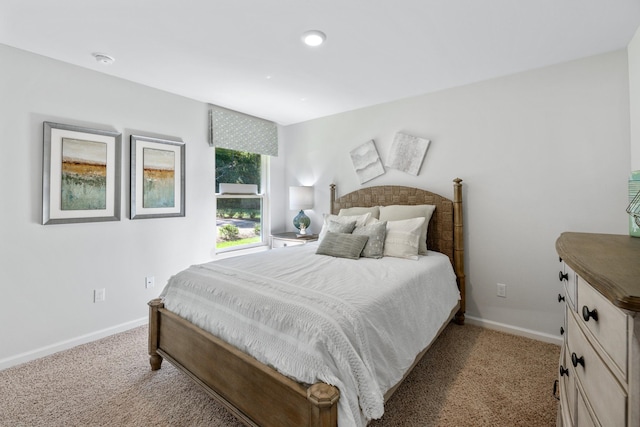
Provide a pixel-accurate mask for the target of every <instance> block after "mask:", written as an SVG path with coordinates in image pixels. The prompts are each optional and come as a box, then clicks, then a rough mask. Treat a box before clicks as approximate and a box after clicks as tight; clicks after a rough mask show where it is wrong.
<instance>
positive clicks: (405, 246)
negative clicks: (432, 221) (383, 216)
mask: <svg viewBox="0 0 640 427" xmlns="http://www.w3.org/2000/svg"><path fill="white" fill-rule="evenodd" d="M424 221H425V219H424V217H419V218H412V219H404V220H401V221H387V235H386V237H385V239H384V251H383V253H384V256H391V257H396V258H408V259H418V252H419V247H420V244H419V240H420V238H421V236H422V232H421V230H422V225H423V224H424Z"/></svg>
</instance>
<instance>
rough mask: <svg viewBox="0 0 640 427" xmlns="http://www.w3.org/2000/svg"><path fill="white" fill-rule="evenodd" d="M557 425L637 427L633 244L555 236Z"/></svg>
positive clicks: (639, 314) (639, 344)
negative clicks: (559, 316) (560, 309)
mask: <svg viewBox="0 0 640 427" xmlns="http://www.w3.org/2000/svg"><path fill="white" fill-rule="evenodd" d="M556 250H557V252H558V255H559V256H560V272H559V279H560V282H561V286H560V290H559V293H558V302H559V303H561V304H563V306H564V315H565V316H564V325H562V326H561V327H560V333H561V334H562V337H563V345H562V350H561V352H560V361H559V367H558V374H559V377H558V384H559V398H560V406H559V411H558V423H557V424H558V426H580V427H583V426H603V427H609V426H612V427H616V426H632V427H640V239H639V238H633V237H629V236H624V235H611V234H591V233H562V234H561V235H560V237H559V238H558V240H557V241H556Z"/></svg>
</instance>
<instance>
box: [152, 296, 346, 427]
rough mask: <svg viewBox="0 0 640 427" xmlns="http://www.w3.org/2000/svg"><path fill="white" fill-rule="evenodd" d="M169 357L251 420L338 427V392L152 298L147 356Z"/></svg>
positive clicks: (264, 425) (155, 364)
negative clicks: (283, 370) (302, 380)
mask: <svg viewBox="0 0 640 427" xmlns="http://www.w3.org/2000/svg"><path fill="white" fill-rule="evenodd" d="M165 358H166V359H167V360H169V361H170V362H171V364H172V365H174V366H175V367H176V368H178V369H179V370H180V371H182V372H184V373H185V374H187V375H188V376H189V377H191V378H192V379H193V380H194V381H195V382H196V383H197V384H199V385H200V386H201V387H202V388H203V389H204V390H205V391H206V392H207V393H208V394H209V395H210V396H211V397H212V398H214V399H215V400H216V401H218V402H219V403H220V404H222V405H223V406H224V407H226V408H227V409H228V410H229V411H231V412H232V413H233V414H234V415H235V416H236V417H237V418H238V419H239V420H240V421H241V422H242V423H244V424H245V425H248V426H260V427H285V426H292V427H293V426H296V427H297V426H311V427H336V426H337V424H338V400H339V398H340V392H339V391H338V389H337V388H336V387H334V386H331V385H329V384H325V383H316V384H312V385H311V386H304V385H302V384H299V383H297V382H295V381H293V380H292V379H290V378H288V377H286V376H284V375H282V374H280V373H279V372H277V371H276V370H274V369H272V368H270V367H268V366H266V365H263V364H262V363H260V362H258V361H257V360H256V359H254V358H253V357H251V356H248V355H247V354H245V353H242V352H241V351H240V350H238V349H236V348H235V347H233V346H231V345H230V344H228V343H226V342H224V341H222V340H221V339H219V338H217V337H215V336H214V335H211V334H209V333H208V332H206V331H204V330H202V329H200V328H198V327H196V326H194V325H193V324H191V323H189V322H188V321H186V320H184V319H182V318H181V317H179V316H177V315H175V314H174V313H172V312H170V311H168V310H166V309H165V308H164V304H163V302H162V300H161V299H159V298H156V299H154V300H151V301H150V302H149V362H150V364H151V369H152V370H157V369H160V366H161V364H162V360H163V359H165Z"/></svg>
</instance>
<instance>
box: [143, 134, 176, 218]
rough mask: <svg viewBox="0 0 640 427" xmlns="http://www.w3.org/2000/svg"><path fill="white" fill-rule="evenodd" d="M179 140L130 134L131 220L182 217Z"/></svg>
mask: <svg viewBox="0 0 640 427" xmlns="http://www.w3.org/2000/svg"><path fill="white" fill-rule="evenodd" d="M184 154H185V146H184V143H183V142H182V141H172V140H167V139H159V138H152V137H146V136H138V135H131V219H143V218H163V217H176V216H184V204H185V203H184V201H185V195H184V189H185V183H184V177H185V169H184V165H185V157H184Z"/></svg>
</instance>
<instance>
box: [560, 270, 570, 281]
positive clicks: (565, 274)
mask: <svg viewBox="0 0 640 427" xmlns="http://www.w3.org/2000/svg"><path fill="white" fill-rule="evenodd" d="M558 278H559V279H560V281H561V282H562V281H563V280H569V273H563V272H562V271H560V272H558Z"/></svg>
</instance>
